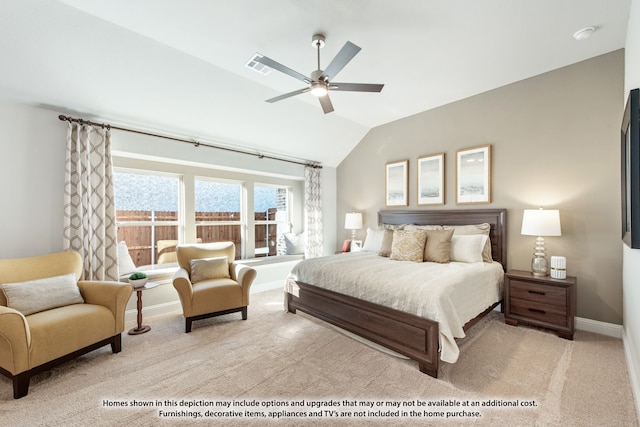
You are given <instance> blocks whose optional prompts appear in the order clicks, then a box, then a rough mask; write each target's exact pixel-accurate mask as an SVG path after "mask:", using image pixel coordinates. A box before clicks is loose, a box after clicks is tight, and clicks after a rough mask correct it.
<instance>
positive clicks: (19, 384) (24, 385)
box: [13, 372, 31, 399]
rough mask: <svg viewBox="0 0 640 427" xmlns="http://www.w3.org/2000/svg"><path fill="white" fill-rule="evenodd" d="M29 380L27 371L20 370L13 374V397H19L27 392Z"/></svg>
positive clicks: (29, 375) (29, 376)
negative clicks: (20, 371)
mask: <svg viewBox="0 0 640 427" xmlns="http://www.w3.org/2000/svg"><path fill="white" fill-rule="evenodd" d="M30 380H31V374H30V373H29V372H22V373H19V374H18V375H14V376H13V398H14V399H20V398H22V397H25V396H26V395H27V393H29V381H30Z"/></svg>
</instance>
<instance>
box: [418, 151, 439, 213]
mask: <svg viewBox="0 0 640 427" xmlns="http://www.w3.org/2000/svg"><path fill="white" fill-rule="evenodd" d="M418 205H444V153H439V154H432V155H430V156H424V157H420V158H418Z"/></svg>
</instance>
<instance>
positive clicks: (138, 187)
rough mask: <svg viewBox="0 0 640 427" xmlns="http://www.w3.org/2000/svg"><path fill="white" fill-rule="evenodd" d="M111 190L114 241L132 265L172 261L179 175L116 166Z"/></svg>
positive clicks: (173, 259) (177, 238)
mask: <svg viewBox="0 0 640 427" xmlns="http://www.w3.org/2000/svg"><path fill="white" fill-rule="evenodd" d="M114 191H115V204H116V225H117V228H118V242H121V241H124V242H126V244H127V248H128V249H129V254H130V255H131V258H132V259H133V262H134V263H135V264H136V266H143V265H149V264H164V263H169V262H175V261H176V257H175V247H176V245H177V244H178V240H179V237H178V236H179V224H180V223H179V219H180V213H179V206H180V177H179V176H176V175H160V174H150V173H142V172H124V171H117V170H116V171H115V172H114Z"/></svg>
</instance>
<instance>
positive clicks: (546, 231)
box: [520, 209, 562, 236]
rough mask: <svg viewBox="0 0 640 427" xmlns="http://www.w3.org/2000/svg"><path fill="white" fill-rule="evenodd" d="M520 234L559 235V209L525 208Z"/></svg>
mask: <svg viewBox="0 0 640 427" xmlns="http://www.w3.org/2000/svg"><path fill="white" fill-rule="evenodd" d="M520 234H524V235H525V236H561V235H562V233H561V232H560V211H558V210H557V209H548V210H545V209H525V211H524V216H523V217H522V230H521V231H520Z"/></svg>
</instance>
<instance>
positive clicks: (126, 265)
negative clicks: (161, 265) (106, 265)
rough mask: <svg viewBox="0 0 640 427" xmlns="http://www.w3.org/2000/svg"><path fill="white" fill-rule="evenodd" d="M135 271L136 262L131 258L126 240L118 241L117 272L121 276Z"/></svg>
mask: <svg viewBox="0 0 640 427" xmlns="http://www.w3.org/2000/svg"><path fill="white" fill-rule="evenodd" d="M134 271H136V264H135V263H134V262H133V260H132V259H131V255H130V254H129V249H128V248H127V243H126V242H118V274H119V275H120V276H123V275H125V274H130V273H133V272H134Z"/></svg>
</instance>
